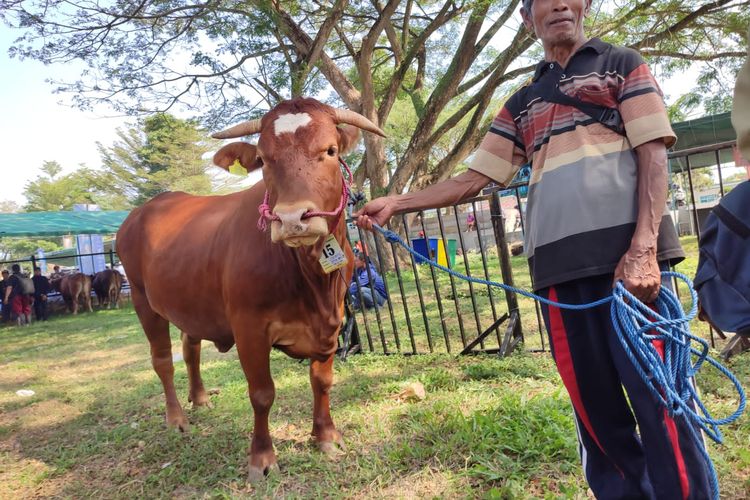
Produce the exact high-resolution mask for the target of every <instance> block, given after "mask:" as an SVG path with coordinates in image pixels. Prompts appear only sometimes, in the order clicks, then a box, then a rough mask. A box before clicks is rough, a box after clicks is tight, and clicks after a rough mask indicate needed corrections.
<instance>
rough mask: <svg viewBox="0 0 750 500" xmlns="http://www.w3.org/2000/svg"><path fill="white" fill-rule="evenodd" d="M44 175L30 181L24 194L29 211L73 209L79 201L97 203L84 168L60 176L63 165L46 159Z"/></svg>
mask: <svg viewBox="0 0 750 500" xmlns="http://www.w3.org/2000/svg"><path fill="white" fill-rule="evenodd" d="M41 170H42V172H44V173H43V174H42V175H39V176H37V178H36V179H35V180H33V181H29V182H28V183H27V184H26V187H25V188H24V191H23V194H24V196H25V197H26V200H27V203H26V206H25V207H24V208H25V209H26V210H27V211H29V212H40V211H58V210H72V209H73V205H75V204H77V203H96V200H95V196H94V195H93V192H92V191H93V190H92V189H91V186H89V184H88V183H87V176H86V171H85V170H84V169H82V170H79V171H75V172H72V173H70V174H67V175H64V176H59V174H60V172H62V167H61V166H60V164H59V163H57V162H56V161H45V162H44V164H43V165H42V169H41Z"/></svg>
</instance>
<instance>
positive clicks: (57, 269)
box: [49, 265, 63, 281]
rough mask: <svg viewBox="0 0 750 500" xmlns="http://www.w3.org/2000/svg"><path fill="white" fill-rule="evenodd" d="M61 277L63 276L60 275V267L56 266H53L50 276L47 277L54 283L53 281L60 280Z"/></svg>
mask: <svg viewBox="0 0 750 500" xmlns="http://www.w3.org/2000/svg"><path fill="white" fill-rule="evenodd" d="M62 276H63V275H62V273H61V272H60V266H58V265H55V266H54V267H53V268H52V274H50V275H49V279H50V280H52V281H54V280H59V279H60V278H62Z"/></svg>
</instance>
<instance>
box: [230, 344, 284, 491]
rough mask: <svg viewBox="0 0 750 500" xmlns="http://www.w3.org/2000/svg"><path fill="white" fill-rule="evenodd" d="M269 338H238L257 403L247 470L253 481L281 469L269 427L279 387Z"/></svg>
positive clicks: (249, 383)
mask: <svg viewBox="0 0 750 500" xmlns="http://www.w3.org/2000/svg"><path fill="white" fill-rule="evenodd" d="M247 337H249V335H248V336H247ZM265 340H266V339H260V340H258V339H248V338H242V337H241V338H239V339H237V354H238V355H239V358H240V363H241V364H242V370H243V371H244V372H245V377H246V378H247V383H248V389H249V393H250V403H251V404H252V405H253V414H254V417H255V424H254V426H253V438H252V441H251V442H250V458H249V461H248V462H249V463H248V473H247V480H248V481H249V482H251V483H253V482H257V481H259V480H261V479H263V478H264V477H265V476H267V475H268V474H269V473H270V472H271V471H272V470H274V469H278V465H277V464H276V453H275V452H274V450H273V442H272V441H271V433H270V432H269V429H268V414H269V413H270V411H271V406H272V405H273V400H274V398H275V397H276V389H275V388H274V384H273V379H272V378H271V367H270V356H271V346H270V345H265V344H266V343H265V342H264V341H265Z"/></svg>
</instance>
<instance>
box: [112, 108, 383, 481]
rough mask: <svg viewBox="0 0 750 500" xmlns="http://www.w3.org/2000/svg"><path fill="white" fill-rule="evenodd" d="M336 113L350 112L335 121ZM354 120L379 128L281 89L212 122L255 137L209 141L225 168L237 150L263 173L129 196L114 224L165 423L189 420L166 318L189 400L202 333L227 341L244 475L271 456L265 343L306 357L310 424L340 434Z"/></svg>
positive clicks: (195, 391) (197, 391) (324, 433)
mask: <svg viewBox="0 0 750 500" xmlns="http://www.w3.org/2000/svg"><path fill="white" fill-rule="evenodd" d="M343 124H348V125H352V126H342V127H339V125H343ZM359 129H363V130H367V131H370V132H373V133H376V134H379V135H382V131H381V130H380V129H379V128H377V127H376V126H375V125H374V124H373V123H372V122H371V121H370V120H368V119H366V118H365V117H363V116H362V115H359V114H357V113H354V112H352V111H346V110H337V109H334V108H331V107H329V106H326V105H323V104H321V103H319V102H317V101H315V100H313V99H302V98H298V99H293V100H291V101H285V102H282V103H281V104H279V105H278V106H276V108H274V109H273V110H271V111H270V112H268V113H267V114H266V115H265V116H264V117H263V118H262V119H258V120H252V121H249V122H246V123H243V124H240V125H237V126H235V127H233V128H231V129H229V130H227V131H225V132H222V133H220V134H216V136H215V137H217V138H222V139H227V138H234V137H242V136H247V135H251V134H257V133H260V137H259V138H258V145H257V146H254V145H252V144H249V143H247V142H235V143H232V144H229V145H227V146H224V147H223V148H221V149H220V150H219V151H218V152H217V153H216V154H215V156H214V163H216V164H217V165H218V166H220V167H223V168H225V169H229V167H230V166H232V165H233V164H236V162H239V164H240V165H242V166H243V167H245V169H247V170H254V169H259V168H262V173H263V181H262V182H259V183H257V184H255V185H254V186H252V187H251V188H249V189H247V190H245V191H241V192H238V193H234V194H229V195H226V196H191V195H188V194H185V193H165V194H161V195H159V196H157V197H156V198H154V199H153V200H151V201H149V202H148V203H146V204H145V205H143V206H141V207H140V208H137V209H135V210H133V211H132V212H131V213H130V215H129V216H128V218H127V219H126V220H125V222H124V223H123V225H122V227H121V228H120V231H119V232H118V233H117V247H118V250H117V251H118V254H119V255H120V258H121V260H122V263H123V264H124V266H125V270H126V272H127V275H128V282H129V283H130V287H131V298H132V301H133V305H134V307H135V310H136V313H137V314H138V318H139V319H140V321H141V324H142V326H143V329H144V331H145V333H146V336H147V337H148V340H149V343H150V344H151V360H152V364H153V367H154V370H155V371H156V373H157V374H158V375H159V378H160V379H161V382H162V384H163V386H164V393H165V396H166V403H167V414H166V419H167V423H168V424H169V425H171V426H176V427H179V428H180V429H185V428H186V427H187V425H188V422H187V419H186V418H185V414H184V412H183V410H182V406H181V405H180V402H179V401H178V399H177V393H176V392H175V387H174V383H173V375H174V367H173V364H172V344H171V341H170V336H169V323H173V324H174V325H176V326H177V327H178V328H179V329H180V330H182V352H183V357H184V359H185V363H186V364H187V374H188V381H189V395H188V401H192V402H193V405H205V404H207V403H208V394H207V392H206V390H205V389H204V386H203V382H202V380H201V376H200V368H199V363H200V349H201V339H204V340H209V341H212V342H214V344H215V345H216V346H217V347H218V349H219V350H220V351H222V352H224V351H227V350H229V349H230V348H231V347H232V346H233V345H234V344H235V343H236V344H237V352H238V354H239V358H240V362H241V364H242V368H243V370H244V372H245V376H246V378H247V381H248V386H249V393H250V401H251V403H252V406H253V410H254V414H255V428H254V431H253V434H252V442H251V445H250V457H249V471H248V478H249V479H250V480H251V481H252V480H257V479H260V478H263V476H264V474H266V473H268V471H269V470H270V469H271V468H273V467H275V465H276V455H275V453H274V449H273V445H272V443H271V436H270V434H269V431H268V414H269V411H270V409H271V405H272V404H273V401H274V397H275V389H274V383H273V380H272V379H271V370H270V367H269V355H270V351H271V348H273V347H275V348H277V349H279V350H281V351H283V352H285V353H286V354H288V355H289V356H292V357H294V358H300V359H303V358H310V359H311V362H310V382H311V385H312V390H313V396H314V403H313V426H312V434H313V436H314V438H315V440H316V441H317V443H318V445H319V447H320V448H321V449H322V450H323V451H325V452H332V453H335V452H336V451H337V444H342V441H341V435H340V434H339V432H338V431H337V430H336V427H335V426H334V424H333V420H332V418H331V413H330V408H329V406H330V405H329V399H328V393H329V390H330V388H331V385H332V383H333V359H334V354H335V352H336V347H337V336H338V331H339V328H340V325H341V320H342V316H343V303H344V295H345V294H346V291H347V286H348V284H349V280H350V279H351V274H352V265H353V256H352V251H351V247H350V246H349V244H348V242H347V239H346V224H345V222H344V213H343V211H344V210H343V209H344V208H345V206H346V202H347V198H348V196H347V195H348V193H347V187H346V179H345V177H343V176H342V172H341V170H340V159H341V155H343V154H344V153H345V152H347V151H349V150H351V149H352V147H353V146H354V145H355V143H356V141H357V140H358V137H359ZM259 213H260V214H261V215H260V219H259ZM266 224H269V225H270V229H271V231H270V233H271V234H270V235H268V234H267V233H266V232H265V231H264V228H265V225H266ZM329 235H332V236H330V237H329ZM279 243H284V244H283V245H282V244H279ZM336 246H340V247H341V249H342V250H341V252H338V251H337V250H336V248H335V247H336ZM342 254H343V255H345V256H346V257H347V259H348V263H346V265H345V266H344V267H343V268H342V269H340V270H336V271H333V272H331V273H326V272H324V270H323V267H322V266H321V262H320V261H319V259H320V258H324V259H325V258H329V257H330V258H333V257H331V256H333V255H342ZM186 278H189V280H187V281H186ZM188 283H189V286H188Z"/></svg>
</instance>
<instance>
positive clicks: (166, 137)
mask: <svg viewBox="0 0 750 500" xmlns="http://www.w3.org/2000/svg"><path fill="white" fill-rule="evenodd" d="M118 137H119V141H118V142H116V143H115V144H114V145H112V146H110V147H104V146H103V145H101V144H99V152H100V154H101V157H102V163H103V171H102V172H99V173H97V174H96V175H94V176H93V177H92V179H91V180H92V182H93V183H94V184H96V185H97V187H98V189H101V190H103V191H106V192H107V193H109V194H110V196H113V197H114V198H115V199H117V200H118V203H119V204H123V205H131V206H138V205H141V204H143V203H144V202H145V201H147V200H148V199H150V198H152V197H153V196H156V195H157V194H159V193H162V192H165V191H185V192H188V193H191V194H208V193H210V192H211V189H212V185H211V179H210V177H209V176H208V174H207V172H206V170H207V168H208V162H207V160H204V159H203V158H202V156H203V155H204V154H205V153H207V152H208V151H210V150H211V149H212V148H213V147H215V144H216V143H215V142H211V141H209V140H208V139H207V137H206V135H205V134H204V133H203V132H201V131H200V130H199V129H198V127H197V124H196V123H195V122H193V121H189V120H182V119H179V118H176V117H174V116H171V115H168V114H163V113H160V114H156V115H153V116H150V117H148V118H146V119H144V120H141V121H139V122H138V125H137V126H134V127H130V128H128V129H127V130H118Z"/></svg>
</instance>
